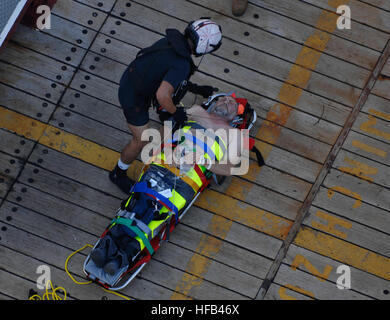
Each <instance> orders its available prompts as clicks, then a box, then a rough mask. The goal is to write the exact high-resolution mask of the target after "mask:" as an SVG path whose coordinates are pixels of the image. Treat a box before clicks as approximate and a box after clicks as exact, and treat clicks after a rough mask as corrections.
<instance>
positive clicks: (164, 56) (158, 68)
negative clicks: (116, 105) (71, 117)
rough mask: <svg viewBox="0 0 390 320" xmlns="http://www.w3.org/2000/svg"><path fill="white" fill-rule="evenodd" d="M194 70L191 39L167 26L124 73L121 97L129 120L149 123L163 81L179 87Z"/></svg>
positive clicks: (141, 123)
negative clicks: (164, 34) (189, 41)
mask: <svg viewBox="0 0 390 320" xmlns="http://www.w3.org/2000/svg"><path fill="white" fill-rule="evenodd" d="M154 49H156V50H154ZM194 70H195V65H194V63H193V61H192V58H191V48H190V46H189V44H188V42H187V39H186V38H185V37H184V35H183V34H182V33H180V31H178V30H176V29H167V30H166V36H165V37H164V38H163V39H161V40H159V41H157V42H156V43H155V44H153V45H152V46H151V47H149V48H146V49H143V50H141V51H140V53H139V55H138V57H137V58H136V59H135V60H134V61H133V62H132V63H131V64H130V65H129V67H128V68H127V69H126V71H125V72H124V74H123V75H122V78H121V80H120V85H119V92H118V97H119V102H120V104H121V106H122V108H123V112H124V114H125V117H126V120H127V122H128V123H129V124H132V125H135V126H141V125H144V124H146V123H148V121H149V112H148V108H149V107H150V105H151V101H152V99H153V97H155V94H156V92H157V89H158V88H159V86H160V85H161V82H162V81H163V80H165V81H167V82H169V83H170V84H171V85H172V86H173V88H174V89H175V90H176V89H177V88H178V87H179V85H180V83H181V82H183V81H184V80H188V78H189V77H190V76H191V74H192V72H193V71H194Z"/></svg>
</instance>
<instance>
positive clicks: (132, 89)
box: [118, 65, 151, 126]
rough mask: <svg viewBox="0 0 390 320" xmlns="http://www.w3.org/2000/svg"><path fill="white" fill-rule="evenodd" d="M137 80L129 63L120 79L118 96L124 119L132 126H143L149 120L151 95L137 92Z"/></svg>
mask: <svg viewBox="0 0 390 320" xmlns="http://www.w3.org/2000/svg"><path fill="white" fill-rule="evenodd" d="M137 81H139V79H138V77H137V75H136V73H135V72H134V70H133V69H132V66H131V65H130V66H129V68H127V69H126V71H125V72H124V73H123V75H122V78H121V80H120V83H119V92H118V97H119V103H120V104H121V107H122V109H123V113H124V115H125V117H126V121H127V122H128V123H129V124H131V125H133V126H143V125H145V124H147V123H148V122H149V107H150V104H151V97H145V96H143V95H140V94H139V93H137V91H138V90H137V85H138V83H137Z"/></svg>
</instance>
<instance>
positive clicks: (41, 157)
mask: <svg viewBox="0 0 390 320" xmlns="http://www.w3.org/2000/svg"><path fill="white" fill-rule="evenodd" d="M39 149H42V150H39ZM43 150H45V149H44V148H38V150H36V151H34V153H36V156H34V155H32V156H31V160H33V159H36V158H38V159H37V161H38V163H39V162H40V164H41V165H44V166H45V168H48V169H51V168H52V169H53V168H54V169H55V168H57V166H59V164H61V163H64V162H66V161H64V160H63V159H62V160H61V157H60V158H59V159H57V158H56V157H54V158H49V159H48V161H47V160H46V158H45V157H47V156H48V154H51V153H53V152H55V151H49V152H48V153H43V152H42V151H43ZM70 160H71V159H70ZM73 161H78V160H75V159H74V160H73ZM57 162H58V163H57ZM46 163H48V164H49V165H47V164H46ZM75 167H77V168H80V165H74V164H73V165H71V164H69V165H68V166H67V167H65V168H62V171H59V172H58V173H60V174H64V173H65V171H69V170H71V171H74V168H75ZM38 170H39V172H36V173H35V175H34V177H33V178H30V177H28V176H30V175H29V174H28V175H27V177H26V178H24V177H21V178H20V181H22V182H26V183H29V184H31V185H32V186H33V187H36V188H39V189H43V191H44V192H45V194H47V193H50V185H57V186H59V189H60V192H59V193H56V196H60V195H61V196H62V197H64V196H66V194H68V192H69V190H71V191H72V192H76V189H77V188H78V189H77V194H78V195H79V196H80V197H84V196H85V198H91V200H90V201H94V200H93V199H94V197H89V196H87V195H85V193H84V192H83V190H82V188H81V186H80V184H78V183H72V181H69V179H60V178H59V180H58V182H57V183H55V178H54V176H53V175H52V176H53V178H54V180H53V179H50V178H48V177H47V173H46V172H45V173H43V175H44V177H43V178H42V180H43V181H41V180H40V179H39V177H38V175H39V174H40V172H41V170H42V169H38ZM28 171H29V170H27V171H26V172H28ZM35 171H37V169H33V173H34V172H35ZM57 171H58V170H57ZM83 171H84V172H85V171H86V168H85V166H84V170H83ZM30 172H31V170H30ZM88 173H89V174H86V176H84V177H83V176H80V175H79V174H78V175H77V179H78V180H79V181H83V183H86V182H87V183H88V179H87V178H88V177H89V180H90V184H92V183H93V182H92V181H95V179H96V178H97V177H96V176H93V175H92V174H91V172H88ZM76 174H77V172H74V173H73V174H72V173H71V172H68V173H67V174H66V176H67V177H73V178H76ZM37 177H38V178H37ZM26 179H27V180H26ZM31 179H33V180H31ZM91 179H92V180H91ZM25 180H26V181H25ZM98 180H103V178H100V179H98ZM42 182H43V183H42ZM46 183H47V184H48V186H46ZM45 186H46V187H45ZM94 187H95V188H96V187H97V186H94ZM24 193H27V191H25V192H24ZM88 194H89V193H88ZM41 197H42V196H41ZM41 197H37V198H41ZM19 198H21V199H20V200H19V201H22V200H23V195H22V196H21V197H20V196H19ZM66 198H67V200H68V201H76V202H77V203H79V204H82V203H81V202H80V201H77V199H74V197H73V199H72V197H71V195H70V194H69V196H67V197H66ZM71 199H72V200H71ZM27 203H29V201H27ZM104 203H107V201H105V202H104ZM84 205H85V206H86V205H87V203H84ZM37 207H39V205H37ZM51 207H53V205H51V206H50V205H48V206H47V208H51ZM103 209H106V211H107V212H113V211H114V210H113V208H106V207H104V206H103ZM76 213H77V211H76ZM56 219H58V217H57V218H56ZM105 222H106V223H107V221H105ZM94 229H95V230H96V229H99V228H96V226H95V228H94ZM100 229H102V226H100ZM49 238H51V237H50V236H49ZM233 261H234V260H233Z"/></svg>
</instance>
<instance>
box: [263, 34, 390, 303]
mask: <svg viewBox="0 0 390 320" xmlns="http://www.w3.org/2000/svg"><path fill="white" fill-rule="evenodd" d="M389 55H390V39H388V41H387V43H386V46H385V48H384V49H383V51H382V54H381V56H380V57H379V59H378V61H377V63H376V65H375V67H374V69H373V71H372V72H371V75H370V78H369V79H368V80H367V83H366V85H365V87H364V89H363V90H362V92H361V94H360V96H359V99H358V101H357V102H356V104H355V106H354V107H353V109H352V111H351V113H350V115H349V116H348V118H347V120H346V122H345V124H344V127H343V129H342V130H341V132H340V134H339V136H338V138H337V140H336V142H335V144H334V145H333V147H332V149H331V151H330V152H329V154H328V156H327V159H326V161H325V163H324V165H323V167H322V169H321V171H320V173H319V174H318V176H317V178H316V180H315V182H314V184H313V186H312V187H311V189H310V191H309V193H308V195H307V196H306V199H305V201H304V202H303V204H302V206H301V208H300V209H299V211H298V214H297V217H296V219H295V221H294V224H293V226H292V227H291V229H290V231H289V233H288V234H287V237H286V239H285V240H284V241H283V244H282V246H281V248H280V249H279V251H278V254H277V256H276V258H275V260H274V262H273V264H272V265H271V268H270V269H269V271H268V274H267V276H266V277H265V280H264V281H263V283H262V285H261V286H260V288H259V291H258V294H257V296H256V299H259V300H263V299H264V298H265V295H266V293H267V291H268V289H269V287H270V286H271V284H272V282H273V280H274V279H275V276H276V274H277V272H278V270H279V268H280V265H281V264H282V261H283V259H284V258H285V256H286V255H287V251H288V249H289V247H290V245H291V244H292V243H293V240H294V239H295V237H296V236H297V234H298V232H299V229H300V228H301V226H302V224H303V220H304V219H305V218H306V216H307V214H308V212H309V209H310V207H311V205H312V203H313V201H314V199H315V197H316V195H317V193H318V191H319V189H320V187H321V185H322V182H323V181H324V179H325V177H326V175H327V174H328V172H329V171H330V169H331V168H332V165H333V163H334V162H335V159H336V157H337V155H338V153H339V151H340V150H341V148H342V146H343V144H344V142H345V140H346V138H347V136H348V133H349V132H350V130H351V128H352V126H353V124H354V123H355V121H356V118H357V116H358V114H359V112H360V111H361V109H362V108H363V106H364V105H365V103H366V101H367V99H368V96H369V94H370V93H371V90H372V89H373V88H374V85H375V83H376V81H377V79H378V77H379V75H380V73H381V71H382V69H383V67H384V65H385V63H386V62H387V60H388V58H389Z"/></svg>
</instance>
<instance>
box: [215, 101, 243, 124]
mask: <svg viewBox="0 0 390 320" xmlns="http://www.w3.org/2000/svg"><path fill="white" fill-rule="evenodd" d="M237 107H238V103H237V102H236V100H234V98H233V97H230V96H224V97H219V98H218V100H217V101H216V103H215V107H214V109H213V113H215V114H218V115H220V116H222V117H224V118H227V119H229V120H231V119H233V118H234V117H235V116H236V115H237Z"/></svg>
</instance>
